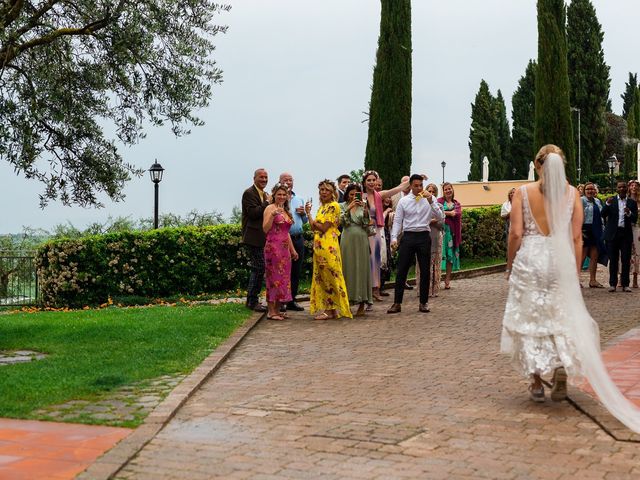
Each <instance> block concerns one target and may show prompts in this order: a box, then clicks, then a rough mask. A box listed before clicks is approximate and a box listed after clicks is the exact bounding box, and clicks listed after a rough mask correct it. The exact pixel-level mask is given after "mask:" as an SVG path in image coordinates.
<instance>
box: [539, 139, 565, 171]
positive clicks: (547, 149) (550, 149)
mask: <svg viewBox="0 0 640 480" xmlns="http://www.w3.org/2000/svg"><path fill="white" fill-rule="evenodd" d="M550 153H557V154H558V155H560V156H561V157H562V160H564V163H565V164H566V163H567V157H566V156H565V155H564V152H563V151H562V149H561V148H560V147H558V146H557V145H553V144H552V143H550V144H548V145H545V146H543V147H542V148H541V149H540V150H538V153H537V154H536V158H535V160H534V161H533V162H534V164H537V165H538V166H540V167H541V166H542V165H544V161H545V160H546V159H547V155H549V154H550Z"/></svg>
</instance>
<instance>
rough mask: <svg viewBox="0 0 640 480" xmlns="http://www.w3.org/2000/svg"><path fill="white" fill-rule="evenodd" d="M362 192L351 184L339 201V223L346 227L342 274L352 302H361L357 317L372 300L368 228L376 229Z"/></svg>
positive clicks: (341, 249) (341, 245) (342, 248)
mask: <svg viewBox="0 0 640 480" xmlns="http://www.w3.org/2000/svg"><path fill="white" fill-rule="evenodd" d="M362 193H363V192H362V187H361V186H360V185H359V184H357V183H352V184H350V185H349V186H348V187H347V188H346V190H345V192H344V199H345V201H344V203H341V204H340V207H341V209H342V214H341V215H340V224H341V225H342V228H343V230H342V239H341V241H340V251H341V253H342V273H343V274H344V281H345V283H346V284H347V294H348V295H349V302H350V303H351V304H356V303H357V304H358V310H357V312H356V314H355V316H356V317H361V316H363V315H364V312H365V306H366V304H370V303H372V296H371V287H372V279H371V267H370V264H369V263H370V262H369V256H370V255H369V236H368V231H369V230H370V229H371V228H373V222H372V220H371V218H370V217H369V208H368V205H367V202H366V201H363V199H362Z"/></svg>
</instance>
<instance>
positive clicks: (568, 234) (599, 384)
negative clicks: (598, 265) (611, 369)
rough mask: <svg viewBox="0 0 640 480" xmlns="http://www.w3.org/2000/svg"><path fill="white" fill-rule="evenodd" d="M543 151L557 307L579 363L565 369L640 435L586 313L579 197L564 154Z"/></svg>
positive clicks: (639, 418) (636, 416)
mask: <svg viewBox="0 0 640 480" xmlns="http://www.w3.org/2000/svg"><path fill="white" fill-rule="evenodd" d="M541 152H542V153H539V154H538V156H537V157H536V161H537V162H538V164H539V165H540V166H541V167H542V175H541V183H542V193H543V195H544V205H545V212H546V214H547V220H548V223H549V227H550V230H551V232H550V235H551V244H552V249H551V252H550V253H551V254H552V255H553V262H552V265H553V268H554V270H553V273H554V275H555V278H556V279H557V280H558V283H557V285H558V288H557V291H556V292H555V295H556V298H555V299H554V302H555V303H556V305H557V306H558V318H557V321H558V322H559V323H560V324H561V325H562V330H563V335H564V336H565V337H566V338H567V339H568V340H569V342H568V343H569V346H570V348H572V349H573V350H574V355H573V357H574V358H576V359H577V361H578V364H576V365H565V367H566V368H567V370H569V373H571V374H581V375H584V376H585V377H586V378H587V379H588V380H589V383H590V384H591V386H592V387H593V390H594V391H595V392H596V393H597V395H598V397H599V398H600V401H601V402H602V403H603V404H604V406H605V407H606V408H607V409H608V410H609V412H611V414H612V415H614V416H615V417H616V418H617V419H618V420H620V421H621V422H622V423H624V424H625V425H626V426H627V427H629V428H630V429H631V430H633V431H635V432H638V433H640V409H638V408H637V407H636V406H635V405H634V404H633V403H631V402H630V401H629V400H627V399H626V398H625V397H624V395H622V393H621V392H620V390H618V388H617V387H616V385H615V383H613V381H612V380H611V377H610V376H609V374H608V372H607V369H606V367H605V365H604V363H603V361H602V356H601V354H600V335H599V331H598V325H597V324H596V322H595V321H594V320H593V318H591V315H590V314H589V312H588V311H587V307H586V305H585V304H584V300H583V298H582V292H581V291H580V282H579V279H578V273H577V266H576V261H575V258H576V257H575V251H574V243H573V232H572V227H571V219H572V212H573V210H572V205H574V204H575V195H576V193H575V189H574V188H573V187H570V186H569V185H568V183H567V177H566V174H565V167H564V155H563V154H562V151H561V150H560V149H559V148H558V147H556V146H555V145H552V146H548V145H547V146H545V147H543V148H542V149H541ZM538 157H540V158H538Z"/></svg>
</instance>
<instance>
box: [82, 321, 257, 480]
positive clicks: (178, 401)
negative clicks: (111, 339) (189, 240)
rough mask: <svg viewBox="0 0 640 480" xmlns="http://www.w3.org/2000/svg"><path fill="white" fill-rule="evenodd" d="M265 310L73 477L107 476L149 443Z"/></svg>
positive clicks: (103, 479) (96, 479)
mask: <svg viewBox="0 0 640 480" xmlns="http://www.w3.org/2000/svg"><path fill="white" fill-rule="evenodd" d="M265 316H266V314H264V313H254V314H253V315H252V316H251V317H249V318H248V319H247V320H246V321H245V322H244V323H243V324H242V325H241V326H240V327H238V329H237V330H236V331H235V332H233V333H232V334H231V336H230V337H229V338H227V339H226V340H225V341H224V342H223V343H222V344H220V345H219V346H218V347H217V348H216V349H215V350H214V351H213V352H211V354H210V355H209V356H208V357H207V358H205V359H204V361H203V362H202V363H201V364H200V365H199V366H198V367H196V369H195V370H194V371H193V372H191V374H190V375H188V376H187V377H186V378H185V379H184V380H182V382H180V383H179V384H178V386H177V387H176V388H174V389H173V390H172V391H171V393H169V395H167V398H165V399H164V401H162V403H160V404H159V405H158V406H157V407H156V408H155V409H154V410H153V411H152V412H151V413H150V414H149V415H148V416H147V418H146V419H145V421H144V423H143V424H142V425H140V426H139V427H138V428H136V429H135V430H134V431H133V432H132V433H131V434H130V435H129V436H128V437H126V438H124V439H123V440H121V441H120V442H118V444H117V445H115V446H114V447H113V448H112V449H111V450H109V451H107V452H106V453H105V454H104V455H102V456H101V457H100V458H98V459H97V460H96V461H95V462H94V463H92V464H91V465H90V466H89V467H88V468H87V469H86V470H85V471H84V472H82V473H80V474H79V475H78V476H77V477H76V479H79V480H85V479H86V480H109V479H111V478H113V477H114V476H115V475H116V474H117V473H118V472H119V471H120V470H122V468H123V467H124V466H125V465H126V464H127V463H128V462H129V461H130V460H131V459H132V458H133V457H134V456H135V455H136V454H137V453H138V452H139V451H140V450H142V448H143V447H144V446H145V445H146V444H147V443H149V442H150V441H151V440H152V439H153V438H154V437H155V436H156V435H157V434H158V432H159V431H160V430H162V428H163V427H164V426H165V425H166V424H167V423H168V422H169V421H170V420H171V419H172V418H173V417H174V415H175V414H176V412H177V411H178V409H180V407H182V405H184V403H185V402H186V401H187V400H188V399H189V398H190V397H191V396H192V395H193V394H194V393H195V392H196V391H197V390H198V388H200V386H201V385H202V384H203V383H204V382H205V381H206V380H207V379H208V378H209V377H210V376H211V375H213V374H214V373H215V372H216V370H218V368H220V366H221V365H222V364H223V363H224V361H225V360H226V359H227V358H228V357H229V355H230V354H231V353H232V352H233V351H234V350H235V348H236V347H237V346H238V345H239V344H240V342H242V340H243V339H244V337H245V336H246V335H247V334H248V333H249V332H250V331H251V330H252V329H253V327H255V326H256V325H257V324H258V322H259V321H260V320H262V318H264V317H265Z"/></svg>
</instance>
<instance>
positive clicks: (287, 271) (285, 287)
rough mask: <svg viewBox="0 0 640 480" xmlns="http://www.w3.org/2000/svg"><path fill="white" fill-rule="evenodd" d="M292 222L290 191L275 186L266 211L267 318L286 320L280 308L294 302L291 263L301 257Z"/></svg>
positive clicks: (263, 226) (263, 221)
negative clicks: (293, 239)
mask: <svg viewBox="0 0 640 480" xmlns="http://www.w3.org/2000/svg"><path fill="white" fill-rule="evenodd" d="M292 223H293V219H292V216H291V212H290V211H289V187H287V185H285V184H281V183H276V184H275V186H274V187H273V190H272V191H271V204H270V205H269V206H268V207H267V208H265V210H264V216H263V220H262V229H263V230H264V233H266V234H267V239H266V243H265V245H264V266H265V274H266V284H267V307H268V309H267V318H268V319H270V320H284V319H285V318H286V317H285V315H281V314H280V305H281V304H283V303H288V302H290V301H291V300H292V298H291V259H292V258H293V259H294V260H296V259H297V258H298V254H297V252H296V250H295V248H294V246H293V242H292V241H291V237H290V236H289V229H290V228H291V224H292Z"/></svg>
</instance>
